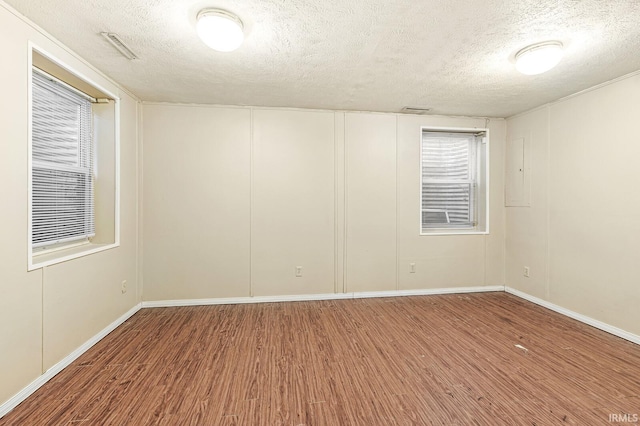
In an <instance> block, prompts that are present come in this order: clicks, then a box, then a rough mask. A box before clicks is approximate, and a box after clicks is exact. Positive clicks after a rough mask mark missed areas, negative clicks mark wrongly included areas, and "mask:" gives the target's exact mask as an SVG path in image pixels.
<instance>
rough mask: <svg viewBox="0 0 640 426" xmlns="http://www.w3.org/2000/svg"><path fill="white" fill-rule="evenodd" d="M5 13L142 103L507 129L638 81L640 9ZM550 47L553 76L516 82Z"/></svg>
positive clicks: (273, 4)
mask: <svg viewBox="0 0 640 426" xmlns="http://www.w3.org/2000/svg"><path fill="white" fill-rule="evenodd" d="M5 1H6V2H7V3H9V4H10V5H11V6H13V7H14V8H16V9H17V10H18V11H19V12H21V13H23V14H24V15H26V16H27V17H28V18H30V19H31V20H33V21H34V22H35V23H37V24H38V25H40V26H41V27H42V28H44V29H45V30H46V31H48V32H50V33H51V34H52V35H54V36H55V37H56V38H58V39H59V40H61V41H62V42H63V43H65V44H66V45H67V46H69V47H70V48H72V49H73V50H74V51H76V52H77V53H79V54H80V55H81V56H82V57H84V58H85V59H86V60H87V61H89V62H90V63H92V64H93V65H94V66H96V67H97V68H98V69H100V70H102V71H103V72H104V73H105V74H107V75H109V76H110V77H112V78H113V79H114V80H116V81H118V82H119V83H121V84H122V85H123V86H125V87H127V88H128V89H130V90H131V91H132V92H133V93H135V94H136V95H137V96H139V97H140V98H141V99H142V100H145V101H164V102H181V103H203V104H227V105H256V106H286V107H300V108H321V109H340V110H364V111H399V110H400V109H401V108H402V107H404V106H421V107H428V108H432V113H434V114H451V115H475V116H494V117H507V116H510V115H513V114H516V113H518V112H522V111H525V110H527V109H530V108H533V107H536V106H539V105H541V104H544V103H547V102H550V101H553V100H556V99H558V98H560V97H562V96H565V95H568V94H571V93H575V92H577V91H580V90H582V89H585V88H588V87H591V86H593V85H595V84H598V83H602V82H604V81H607V80H610V79H612V78H615V77H619V76H621V75H624V74H627V73H630V72H632V71H636V70H638V69H640V1H639V0H609V1H607V0H537V1H536V0H533V1H532V0H297V1H296V0H237V1H229V0H209V1H206V0H56V1H55V2H52V1H51V0H5ZM205 7H219V8H224V9H227V10H229V11H231V12H234V13H235V14H237V15H238V16H239V17H240V18H241V19H242V20H243V21H244V22H245V33H246V40H245V43H244V44H243V45H242V47H241V48H240V49H239V50H237V51H236V52H233V53H218V52H215V51H213V50H210V49H208V48H207V47H206V46H205V45H204V44H203V43H202V42H201V41H200V40H199V39H198V37H197V35H196V33H195V28H194V26H195V15H196V14H197V12H198V11H199V10H200V9H202V8H205ZM103 31H108V32H115V33H118V34H119V35H120V37H121V38H122V39H123V40H124V41H125V43H127V44H128V45H129V46H130V47H131V49H132V50H133V51H134V52H136V53H137V54H138V55H139V56H140V59H138V60H134V61H129V60H127V59H125V58H124V57H122V56H121V55H120V54H119V53H118V52H117V51H116V50H115V49H114V48H113V47H112V46H111V45H109V44H108V43H107V42H106V41H105V40H104V39H103V38H102V37H101V36H100V35H99V33H100V32H103ZM548 39H559V40H561V41H563V42H564V43H565V44H566V45H567V49H566V56H565V58H564V59H563V61H562V62H561V63H560V65H558V66H557V67H556V68H554V69H553V70H551V71H550V72H548V73H545V74H542V75H539V76H525V75H521V74H519V73H518V72H517V71H515V69H514V68H513V65H512V63H511V62H510V57H513V54H514V53H515V52H516V51H517V50H519V49H520V48H522V47H524V46H526V45H528V44H531V43H535V42H539V41H544V40H548Z"/></svg>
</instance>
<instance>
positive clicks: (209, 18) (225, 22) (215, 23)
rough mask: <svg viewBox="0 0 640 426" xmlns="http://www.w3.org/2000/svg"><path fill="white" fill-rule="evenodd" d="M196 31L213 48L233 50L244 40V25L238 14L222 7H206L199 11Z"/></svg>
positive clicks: (222, 50)
mask: <svg viewBox="0 0 640 426" xmlns="http://www.w3.org/2000/svg"><path fill="white" fill-rule="evenodd" d="M197 21H198V22H197V24H196V31H197V32H198V36H199V37H200V39H201V40H202V41H203V42H204V43H205V44H206V45H207V46H209V47H210V48H212V49H213V50H217V51H218V52H231V51H233V50H236V49H237V48H238V47H240V45H241V44H242V42H243V41H244V31H243V30H244V27H243V25H242V21H241V20H240V18H238V17H237V16H235V15H233V14H231V13H229V12H227V11H225V10H220V9H204V10H201V11H200V13H198V17H197Z"/></svg>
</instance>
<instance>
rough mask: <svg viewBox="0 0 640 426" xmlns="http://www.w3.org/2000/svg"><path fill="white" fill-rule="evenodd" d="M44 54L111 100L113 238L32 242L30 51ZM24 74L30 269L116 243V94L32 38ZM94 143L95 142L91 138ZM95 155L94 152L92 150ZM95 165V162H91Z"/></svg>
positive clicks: (118, 157)
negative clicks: (43, 246)
mask: <svg viewBox="0 0 640 426" xmlns="http://www.w3.org/2000/svg"><path fill="white" fill-rule="evenodd" d="M34 53H37V54H38V55H40V56H42V57H44V58H45V59H47V60H48V61H50V62H51V63H52V64H54V65H55V66H57V67H59V68H60V69H62V70H64V71H66V72H68V73H70V74H72V75H73V76H74V77H76V78H78V79H80V80H82V81H83V82H85V83H87V84H88V85H90V86H92V87H93V88H95V89H97V90H98V91H100V92H102V93H104V94H105V95H107V96H108V97H109V98H110V99H112V100H113V101H114V120H113V121H114V123H113V125H114V139H113V148H114V164H113V167H114V173H115V179H114V200H113V201H114V206H115V211H114V217H113V219H114V235H113V242H108V243H105V244H96V243H93V242H91V241H70V242H69V243H68V244H64V243H62V244H56V245H52V246H51V247H50V248H46V249H35V250H34V248H33V245H32V220H33V205H32V204H33V202H32V197H33V182H32V180H33V175H32V173H33V149H32V142H33V140H32V139H33V66H34V61H33V55H34ZM27 78H28V83H27V84H28V90H27V111H28V116H27V163H28V167H27V181H28V183H27V185H28V187H27V190H28V193H27V211H28V217H27V252H28V253H27V270H28V271H33V270H36V269H40V268H43V267H45V266H50V265H54V264H57V263H61V262H66V261H69V260H72V259H76V258H79V257H83V256H87V255H91V254H94V253H99V252H102V251H105V250H109V249H112V248H116V247H119V246H120V97H119V96H117V95H116V94H114V93H113V92H112V91H110V90H107V89H106V88H104V86H102V85H100V84H98V83H96V82H95V81H94V80H92V79H91V78H88V77H87V76H86V75H84V74H82V73H80V72H78V71H77V70H76V69H74V68H73V67H71V66H69V65H68V64H66V63H65V62H64V61H62V60H60V59H59V58H58V57H56V56H55V55H52V54H51V53H49V52H48V51H47V50H45V49H43V48H41V47H39V46H37V45H36V44H35V43H33V42H32V41H29V43H28V60H27ZM94 143H99V142H98V141H95V142H94ZM94 155H96V153H94ZM95 167H96V169H97V163H96V164H95Z"/></svg>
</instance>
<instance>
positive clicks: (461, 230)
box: [418, 126, 491, 236]
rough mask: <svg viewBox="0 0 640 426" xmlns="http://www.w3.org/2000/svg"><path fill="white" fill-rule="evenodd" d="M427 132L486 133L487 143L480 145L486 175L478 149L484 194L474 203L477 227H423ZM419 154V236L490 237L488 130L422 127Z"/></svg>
mask: <svg viewBox="0 0 640 426" xmlns="http://www.w3.org/2000/svg"><path fill="white" fill-rule="evenodd" d="M425 132H434V133H479V132H483V133H485V142H484V143H481V144H479V145H484V156H485V161H484V174H482V172H481V169H482V168H481V167H480V165H481V161H482V160H481V153H480V149H476V163H477V165H476V182H477V185H481V184H482V185H484V191H483V192H484V193H483V194H476V196H475V200H474V202H475V203H476V215H477V216H478V217H477V218H476V225H474V226H469V227H458V226H452V227H441V228H438V227H433V228H428V229H425V228H424V227H423V226H422V211H423V208H422V187H423V185H424V181H423V176H422V175H423V173H422V167H423V164H422V149H423V143H422V138H423V135H424V133H425ZM418 140H419V154H418V174H419V176H420V181H419V182H420V184H419V186H418V229H419V236H429V235H488V234H489V218H490V215H489V204H490V203H489V200H490V179H489V177H490V173H489V170H490V147H491V145H490V143H491V142H490V141H491V138H490V132H489V129H488V128H483V127H434V126H421V127H420V136H419V139H418ZM481 198H484V199H485V200H484V204H485V209H484V210H485V211H484V216H483V217H482V216H481V210H480V208H479V203H480V200H481ZM480 218H482V219H483V221H482V223H480Z"/></svg>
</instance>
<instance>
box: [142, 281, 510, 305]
mask: <svg viewBox="0 0 640 426" xmlns="http://www.w3.org/2000/svg"><path fill="white" fill-rule="evenodd" d="M490 291H504V286H502V285H496V286H484V287H454V288H434V289H421V290H392V291H367V292H352V293H324V294H294V295H287V296H254V297H222V298H215V299H181V300H155V301H148V302H142V307H143V308H168V307H175V306H204V305H236V304H242V303H270V302H303V301H309V300H336V299H363V298H369V297H402V296H428V295H436V294H455V293H481V292H490Z"/></svg>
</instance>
